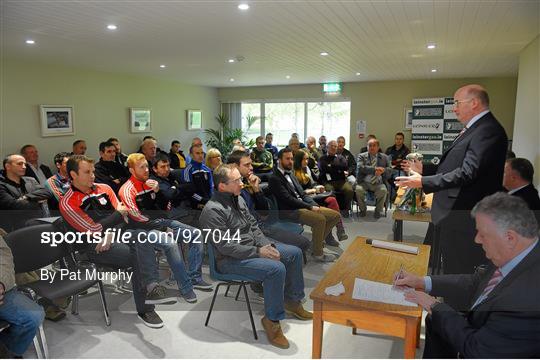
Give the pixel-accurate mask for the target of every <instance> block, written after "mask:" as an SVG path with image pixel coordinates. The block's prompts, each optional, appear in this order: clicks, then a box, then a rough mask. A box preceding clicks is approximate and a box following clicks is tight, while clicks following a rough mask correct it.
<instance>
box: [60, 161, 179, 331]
mask: <svg viewBox="0 0 540 360" xmlns="http://www.w3.org/2000/svg"><path fill="white" fill-rule="evenodd" d="M66 167H67V173H68V175H69V177H70V179H71V188H70V189H69V190H68V191H67V192H66V194H65V195H64V196H63V197H62V199H61V200H60V213H61V214H62V217H63V218H64V220H65V221H66V222H67V224H68V225H69V227H70V228H71V229H73V230H74V231H76V232H90V233H92V234H95V233H99V234H100V235H102V241H101V242H100V243H99V244H97V245H96V246H95V247H94V246H93V244H91V243H90V241H89V242H88V244H87V246H85V247H84V249H81V251H85V253H86V255H87V256H88V258H89V260H90V261H92V262H95V263H97V264H101V265H106V266H112V267H114V268H120V269H122V268H129V267H131V268H133V280H132V286H133V296H134V299H135V306H136V308H137V314H138V316H139V318H140V319H141V320H143V322H144V323H145V325H147V326H149V327H153V328H160V327H162V326H163V321H161V319H160V317H159V315H157V314H156V312H155V311H154V305H150V304H145V298H146V289H145V286H144V285H145V284H144V283H143V282H142V281H143V276H142V275H144V274H146V273H151V272H153V271H155V269H157V263H156V262H155V251H154V249H153V247H151V246H148V245H147V244H146V243H140V242H137V241H133V242H132V243H131V244H129V245H128V244H123V243H112V241H110V240H111V239H110V238H109V237H108V236H107V234H105V231H106V230H107V229H124V228H125V227H126V222H125V221H124V219H125V217H126V216H127V209H126V207H125V206H124V205H123V204H122V203H121V202H120V201H119V200H118V198H117V197H116V195H115V194H114V191H113V190H112V189H111V187H110V186H108V185H106V184H97V183H94V179H95V176H94V161H93V160H92V159H90V158H88V157H86V156H84V155H73V156H71V157H70V158H69V160H68V162H67V166H66ZM125 231H130V232H131V233H132V236H131V239H132V240H135V239H136V238H137V237H136V236H133V235H135V234H136V233H137V231H133V230H129V229H125ZM103 234H105V236H103ZM143 258H147V259H153V260H154V262H153V263H152V262H151V261H144V266H142V265H143V261H141V262H139V261H138V260H137V259H143ZM162 300H163V301H171V299H165V298H164V299H162Z"/></svg>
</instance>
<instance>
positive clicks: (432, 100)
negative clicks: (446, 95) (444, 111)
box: [412, 98, 454, 106]
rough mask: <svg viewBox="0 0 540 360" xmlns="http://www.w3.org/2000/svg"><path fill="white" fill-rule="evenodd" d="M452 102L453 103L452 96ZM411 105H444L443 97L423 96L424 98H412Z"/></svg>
mask: <svg viewBox="0 0 540 360" xmlns="http://www.w3.org/2000/svg"><path fill="white" fill-rule="evenodd" d="M451 99H452V104H453V103H454V100H453V98H451ZM412 104H413V106H416V105H420V106H423V105H444V99H443V98H425V99H413V103H412Z"/></svg>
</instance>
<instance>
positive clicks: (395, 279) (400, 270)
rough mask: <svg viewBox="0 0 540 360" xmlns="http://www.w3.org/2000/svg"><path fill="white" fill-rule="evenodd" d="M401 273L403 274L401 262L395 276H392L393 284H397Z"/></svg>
mask: <svg viewBox="0 0 540 360" xmlns="http://www.w3.org/2000/svg"><path fill="white" fill-rule="evenodd" d="M402 275H403V264H401V266H400V267H399V271H398V273H397V275H396V277H395V278H394V286H397V285H396V281H398V279H401V276H402Z"/></svg>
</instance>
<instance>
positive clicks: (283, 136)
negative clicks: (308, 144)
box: [264, 102, 305, 149]
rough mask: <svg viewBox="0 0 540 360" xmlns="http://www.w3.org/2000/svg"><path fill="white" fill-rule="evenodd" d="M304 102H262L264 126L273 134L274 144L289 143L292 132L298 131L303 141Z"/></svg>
mask: <svg viewBox="0 0 540 360" xmlns="http://www.w3.org/2000/svg"><path fill="white" fill-rule="evenodd" d="M304 107H305V105H304V103H303V102H302V103H267V104H264V108H265V111H264V121H265V123H264V128H265V131H266V133H269V132H271V133H272V134H274V145H275V146H277V147H278V148H280V149H281V148H282V147H285V146H287V145H289V139H290V138H291V134H292V133H298V136H299V137H300V141H301V142H303V134H304Z"/></svg>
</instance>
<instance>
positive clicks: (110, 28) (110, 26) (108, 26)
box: [107, 24, 118, 30]
mask: <svg viewBox="0 0 540 360" xmlns="http://www.w3.org/2000/svg"><path fill="white" fill-rule="evenodd" d="M107 29H109V30H116V29H118V26H116V25H114V24H109V25H107Z"/></svg>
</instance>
